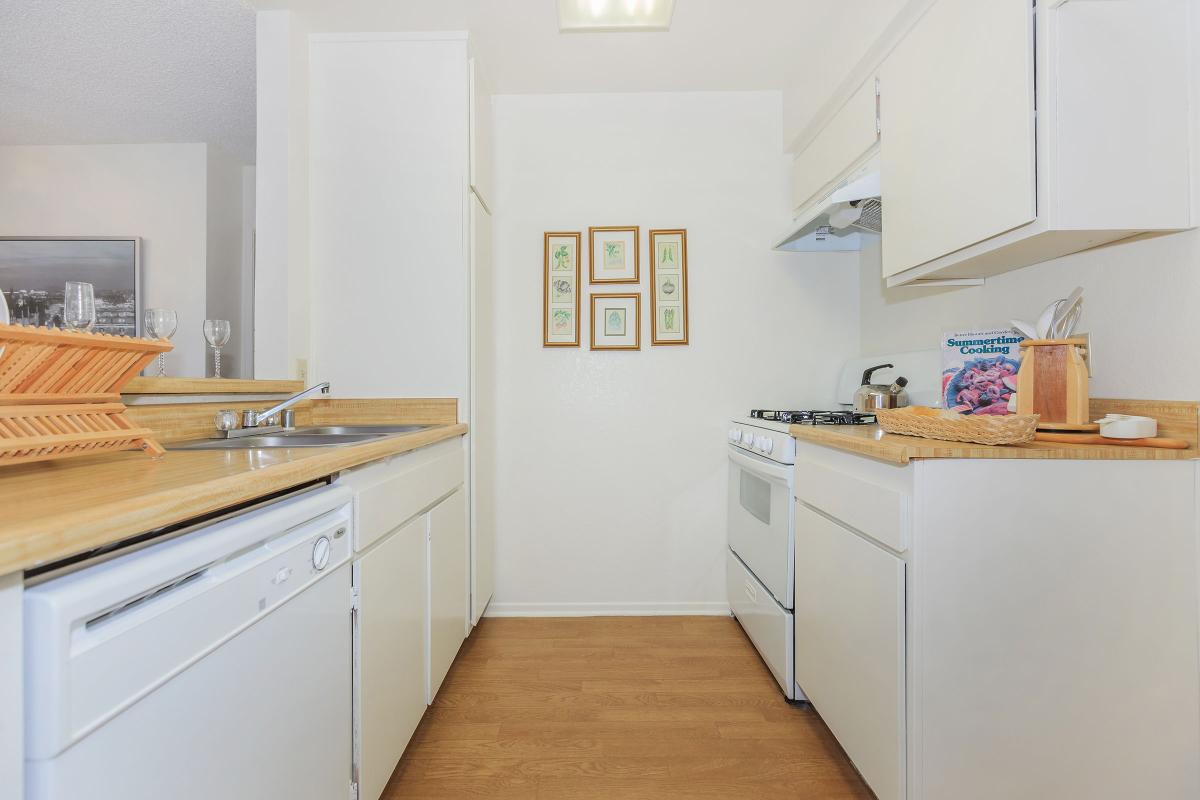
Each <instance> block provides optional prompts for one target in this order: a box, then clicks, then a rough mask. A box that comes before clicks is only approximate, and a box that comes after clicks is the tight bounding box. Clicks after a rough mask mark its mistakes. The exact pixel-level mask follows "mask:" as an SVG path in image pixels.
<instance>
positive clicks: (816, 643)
mask: <svg viewBox="0 0 1200 800" xmlns="http://www.w3.org/2000/svg"><path fill="white" fill-rule="evenodd" d="M904 567H905V565H904V561H903V560H902V559H900V558H898V557H896V556H894V555H892V554H891V553H889V552H888V551H887V550H885V549H884V548H883V547H881V546H879V545H878V544H876V543H874V542H870V541H868V540H867V539H865V538H863V537H862V536H860V535H859V534H858V533H856V532H853V531H851V530H850V529H849V528H846V527H843V526H841V525H839V524H838V523H836V522H833V521H832V520H830V519H828V518H827V517H824V516H822V515H821V514H818V513H817V512H815V511H813V510H812V509H810V508H809V507H808V506H806V505H804V504H803V503H797V504H796V609H795V617H796V623H795V624H796V636H795V641H796V682H797V683H799V684H800V689H801V690H802V691H803V692H804V694H805V695H806V696H807V697H808V699H809V700H810V701H812V704H813V706H814V707H815V708H816V710H817V712H818V713H820V715H821V718H822V719H823V720H824V721H825V723H826V724H827V725H828V726H829V729H830V730H831V731H833V734H834V736H836V737H837V740H838V742H840V743H841V745H842V747H843V748H844V749H845V750H846V754H847V755H848V756H849V757H850V760H851V761H853V762H854V766H855V767H857V768H858V771H859V772H860V773H862V776H863V778H864V779H865V780H866V782H867V783H868V784H869V785H870V787H871V789H872V790H873V791H874V792H875V795H876V796H877V797H878V798H879V799H880V800H897V799H898V798H903V797H904V796H905V768H906V764H905V731H904V726H905V707H904V697H905V670H904V663H905V656H904V646H905V640H904V613H905V605H904V602H905V600H904V588H905V587H904V578H905V574H904Z"/></svg>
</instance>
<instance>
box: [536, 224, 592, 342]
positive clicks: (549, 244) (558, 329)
mask: <svg viewBox="0 0 1200 800" xmlns="http://www.w3.org/2000/svg"><path fill="white" fill-rule="evenodd" d="M582 239H583V234H582V233H581V232H579V231H549V232H547V233H546V234H545V235H544V236H543V237H542V347H579V333H580V328H579V312H580V303H581V301H580V298H579V293H580V291H581V289H582V287H581V286H580V285H579V278H580V271H579V247H580V245H581V242H582Z"/></svg>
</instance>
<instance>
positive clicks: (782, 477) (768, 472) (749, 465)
mask: <svg viewBox="0 0 1200 800" xmlns="http://www.w3.org/2000/svg"><path fill="white" fill-rule="evenodd" d="M729 463H731V464H733V465H735V466H738V467H741V468H742V469H744V470H747V471H749V472H751V473H753V474H755V475H758V476H759V477H762V478H766V479H767V480H771V481H774V482H776V483H782V484H784V485H785V486H790V485H791V483H792V475H793V474H794V473H793V468H792V467H791V465H789V464H779V463H776V462H774V461H771V460H770V459H768V458H763V457H761V456H756V455H753V454H752V453H743V452H742V451H741V450H735V449H734V448H733V446H732V445H730V447H729Z"/></svg>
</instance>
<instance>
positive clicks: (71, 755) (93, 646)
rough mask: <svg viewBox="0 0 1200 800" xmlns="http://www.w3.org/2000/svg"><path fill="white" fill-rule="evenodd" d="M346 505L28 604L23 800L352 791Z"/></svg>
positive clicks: (50, 589)
mask: <svg viewBox="0 0 1200 800" xmlns="http://www.w3.org/2000/svg"><path fill="white" fill-rule="evenodd" d="M351 497H352V495H351V493H350V492H349V491H348V490H347V489H344V488H341V487H336V486H328V487H323V488H319V489H316V490H313V491H310V492H308V493H306V494H303V495H300V496H297V497H292V498H288V499H283V500H279V501H277V502H274V503H272V504H270V505H268V506H266V507H262V508H258V509H255V510H249V511H247V512H245V513H243V514H239V515H237V516H234V517H231V518H229V519H225V520H223V521H218V522H214V523H213V524H211V525H207V526H205V527H201V528H199V529H197V530H194V531H191V532H188V533H186V534H184V535H181V536H178V537H176V538H174V539H171V540H170V541H163V542H160V543H158V544H153V545H150V546H148V547H145V548H144V549H141V550H138V551H136V552H131V553H128V554H126V555H123V556H119V557H117V558H114V559H112V560H109V561H106V562H104V563H101V564H96V565H94V566H89V567H85V568H83V569H79V570H78V571H75V572H73V573H71V574H68V575H66V576H64V577H60V578H55V579H53V580H49V581H47V582H45V583H42V584H39V585H35V586H33V587H32V588H29V589H28V590H27V591H26V594H25V626H26V627H25V644H26V649H25V652H26V657H25V658H26V661H25V667H26V670H25V671H26V681H27V683H26V696H25V699H26V703H25V731H26V741H27V747H26V763H25V766H26V769H25V772H26V780H27V784H26V786H27V789H26V798H27V800H50V799H51V798H53V800H84V799H85V798H86V800H117V799H118V798H120V800H163V798H171V800H214V798H221V800H241V799H243V798H244V799H245V800H267V799H269V798H287V800H310V799H311V800H331V798H344V797H346V796H347V795H348V793H349V791H350V785H351V718H350V711H351V708H350V693H351V683H350V680H351V661H350V647H351V642H350V636H351V625H350V602H351V590H350V563H349V561H350V552H351V538H352V537H351V535H350V525H351V513H350V501H351Z"/></svg>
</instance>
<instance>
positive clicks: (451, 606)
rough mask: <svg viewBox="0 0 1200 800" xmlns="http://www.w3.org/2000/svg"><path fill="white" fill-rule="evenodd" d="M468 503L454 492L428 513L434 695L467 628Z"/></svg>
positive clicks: (431, 694)
mask: <svg viewBox="0 0 1200 800" xmlns="http://www.w3.org/2000/svg"><path fill="white" fill-rule="evenodd" d="M467 538H468V533H467V506H466V500H465V498H464V496H463V492H462V490H458V491H455V492H454V493H453V494H452V495H450V496H449V497H447V498H446V499H445V500H443V501H442V502H441V503H439V504H438V505H436V506H434V508H433V509H432V510H431V511H430V512H429V578H428V580H429V671H428V676H429V682H428V688H427V697H426V700H427V701H428V702H430V703H432V702H433V698H434V697H436V696H437V693H438V689H440V688H441V686H442V681H443V680H445V678H446V673H447V672H449V671H450V665H451V664H453V663H454V657H455V656H457V655H458V649H459V648H460V647H462V643H463V640H464V639H465V638H467V631H468V629H469V627H470V610H469V606H468V598H467V595H468V591H469V590H468V586H467V582H468V578H469V575H468V573H469V565H468V560H467Z"/></svg>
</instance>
